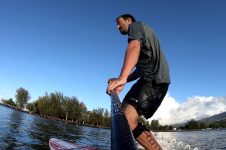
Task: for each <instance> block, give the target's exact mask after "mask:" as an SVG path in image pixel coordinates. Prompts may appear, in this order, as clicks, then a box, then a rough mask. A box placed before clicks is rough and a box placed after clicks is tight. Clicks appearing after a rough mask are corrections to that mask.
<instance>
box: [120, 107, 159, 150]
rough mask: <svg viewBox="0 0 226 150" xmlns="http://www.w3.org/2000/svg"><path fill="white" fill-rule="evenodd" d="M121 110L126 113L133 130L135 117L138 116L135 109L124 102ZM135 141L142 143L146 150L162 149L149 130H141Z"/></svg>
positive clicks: (135, 122) (135, 124)
mask: <svg viewBox="0 0 226 150" xmlns="http://www.w3.org/2000/svg"><path fill="white" fill-rule="evenodd" d="M123 111H124V113H125V115H126V118H127V120H128V122H129V125H130V129H131V130H133V129H135V128H136V127H137V124H138V122H137V119H138V117H139V115H138V113H137V111H136V109H135V108H134V107H133V106H132V105H130V104H125V105H124V106H123ZM136 140H137V142H138V143H139V144H140V145H142V146H143V147H144V148H145V149H147V150H162V148H161V146H160V145H159V143H158V142H157V141H156V139H155V138H154V136H153V135H152V133H151V132H148V131H143V132H142V133H141V135H140V136H139V137H137V139H136Z"/></svg>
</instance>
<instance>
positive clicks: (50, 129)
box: [0, 105, 110, 150]
mask: <svg viewBox="0 0 226 150" xmlns="http://www.w3.org/2000/svg"><path fill="white" fill-rule="evenodd" d="M0 112H1V113H0V121H1V124H0V149H3V150H4V149H21V150H24V149H26V150H31V149H42V150H45V149H48V150H49V146H48V141H49V139H50V138H52V137H55V138H59V139H63V140H66V141H70V142H72V143H78V144H82V145H87V146H95V147H97V148H99V149H106V150H110V138H109V137H110V130H109V129H98V128H91V127H85V126H78V125H72V124H65V123H63V122H59V121H55V120H49V119H45V118H42V117H39V116H33V115H30V114H27V113H24V112H20V111H17V110H14V109H11V108H8V107H5V106H2V105H0Z"/></svg>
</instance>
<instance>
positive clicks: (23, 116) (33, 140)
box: [0, 105, 226, 150]
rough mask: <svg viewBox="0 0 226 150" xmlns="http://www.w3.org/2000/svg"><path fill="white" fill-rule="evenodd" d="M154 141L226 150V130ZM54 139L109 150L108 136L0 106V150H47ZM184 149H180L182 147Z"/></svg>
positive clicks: (167, 146) (171, 147) (174, 149)
mask: <svg viewBox="0 0 226 150" xmlns="http://www.w3.org/2000/svg"><path fill="white" fill-rule="evenodd" d="M155 136H156V139H157V140H158V141H159V143H160V144H161V145H162V147H163V148H164V150H179V149H181V150H182V149H184V147H185V146H187V145H188V144H189V145H190V149H191V150H193V149H194V148H195V147H197V148H198V149H199V150H218V149H219V150H226V129H221V130H205V131H190V132H158V133H155ZM52 137H55V138H59V139H62V140H66V141H70V142H72V143H77V144H82V145H88V146H92V147H96V148H99V149H101V150H102V149H103V150H110V149H111V146H110V145H111V139H110V137H111V132H110V130H109V129H98V128H92V127H86V126H78V125H71V124H65V123H63V122H59V121H54V120H49V119H45V118H41V117H38V116H34V115H30V114H27V113H24V112H20V111H17V110H14V109H11V108H8V107H5V106H2V105H0V150H11V149H13V150H14V149H16V150H31V149H35V150H36V149H37V150H39V149H41V150H45V149H49V146H48V141H49V139H50V138H52ZM182 145H183V146H182Z"/></svg>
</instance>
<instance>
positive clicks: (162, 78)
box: [128, 22, 170, 83]
mask: <svg viewBox="0 0 226 150" xmlns="http://www.w3.org/2000/svg"><path fill="white" fill-rule="evenodd" d="M131 40H139V41H140V44H141V51H140V56H139V59H138V63H137V64H136V70H137V71H138V72H139V74H140V76H141V78H143V79H145V80H147V81H152V80H154V81H155V82H156V83H170V75H169V66H168V63H167V61H166V58H165V56H164V54H163V52H162V50H161V48H160V44H159V41H158V39H157V37H156V36H155V34H154V32H153V31H152V29H151V28H150V27H149V26H148V25H146V24H144V23H142V22H134V23H132V24H131V25H130V26H129V33H128V42H130V41H131Z"/></svg>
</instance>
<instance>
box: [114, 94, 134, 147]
mask: <svg viewBox="0 0 226 150" xmlns="http://www.w3.org/2000/svg"><path fill="white" fill-rule="evenodd" d="M110 97H111V149H112V150H137V145H136V142H135V140H134V137H133V135H132V132H131V130H130V127H129V123H128V121H127V119H126V116H125V114H124V113H123V112H122V104H121V102H120V100H119V97H118V95H117V94H116V93H115V91H113V92H112V93H111V94H110Z"/></svg>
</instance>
